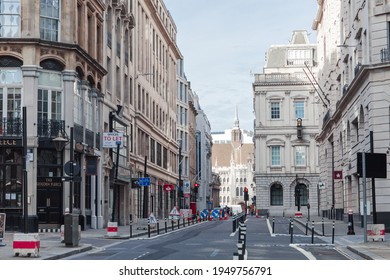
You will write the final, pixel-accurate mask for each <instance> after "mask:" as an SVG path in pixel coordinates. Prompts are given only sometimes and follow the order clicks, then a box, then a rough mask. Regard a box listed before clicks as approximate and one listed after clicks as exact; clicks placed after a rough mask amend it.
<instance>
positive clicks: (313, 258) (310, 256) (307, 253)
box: [290, 244, 316, 260]
mask: <svg viewBox="0 0 390 280" xmlns="http://www.w3.org/2000/svg"><path fill="white" fill-rule="evenodd" d="M290 246H291V247H293V248H294V249H296V250H298V251H299V252H301V253H302V254H303V255H304V256H305V257H306V258H307V259H309V260H316V258H315V257H314V256H313V254H312V253H310V252H308V251H306V250H303V249H302V248H301V247H299V246H298V245H296V244H290Z"/></svg>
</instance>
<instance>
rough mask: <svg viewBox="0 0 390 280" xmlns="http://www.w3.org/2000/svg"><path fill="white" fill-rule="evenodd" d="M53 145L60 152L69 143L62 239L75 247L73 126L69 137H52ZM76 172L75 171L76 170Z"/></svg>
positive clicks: (77, 225) (76, 217)
mask: <svg viewBox="0 0 390 280" xmlns="http://www.w3.org/2000/svg"><path fill="white" fill-rule="evenodd" d="M53 143H54V146H55V148H56V150H57V151H58V152H62V150H63V149H64V147H65V145H66V144H68V143H69V144H70V147H69V161H68V162H66V163H65V168H68V170H66V169H65V172H66V173H67V174H68V176H69V177H65V178H64V179H65V180H66V181H69V214H67V215H65V217H64V229H65V230H64V241H65V245H66V246H70V247H77V246H78V244H79V236H78V227H79V216H78V215H73V179H74V178H73V177H74V175H75V174H74V173H75V165H76V163H75V162H74V151H73V127H71V128H70V138H68V137H67V136H66V138H64V135H59V136H58V137H56V138H54V139H53ZM76 173H77V171H76Z"/></svg>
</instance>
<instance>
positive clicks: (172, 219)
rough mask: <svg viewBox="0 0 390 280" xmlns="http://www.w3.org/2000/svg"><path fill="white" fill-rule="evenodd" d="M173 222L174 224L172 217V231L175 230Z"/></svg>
mask: <svg viewBox="0 0 390 280" xmlns="http://www.w3.org/2000/svg"><path fill="white" fill-rule="evenodd" d="M173 224H174V222H173V218H172V220H171V226H172V231H174V230H175V228H174V226H173Z"/></svg>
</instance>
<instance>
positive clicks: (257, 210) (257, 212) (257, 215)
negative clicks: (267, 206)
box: [256, 209, 259, 218]
mask: <svg viewBox="0 0 390 280" xmlns="http://www.w3.org/2000/svg"><path fill="white" fill-rule="evenodd" d="M256 218H259V209H256Z"/></svg>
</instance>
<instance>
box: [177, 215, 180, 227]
mask: <svg viewBox="0 0 390 280" xmlns="http://www.w3.org/2000/svg"><path fill="white" fill-rule="evenodd" d="M179 228H180V218H177V229H179Z"/></svg>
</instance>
